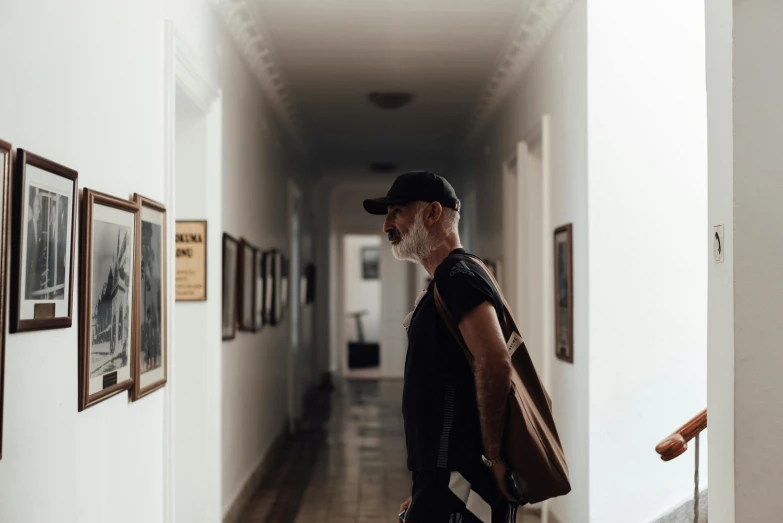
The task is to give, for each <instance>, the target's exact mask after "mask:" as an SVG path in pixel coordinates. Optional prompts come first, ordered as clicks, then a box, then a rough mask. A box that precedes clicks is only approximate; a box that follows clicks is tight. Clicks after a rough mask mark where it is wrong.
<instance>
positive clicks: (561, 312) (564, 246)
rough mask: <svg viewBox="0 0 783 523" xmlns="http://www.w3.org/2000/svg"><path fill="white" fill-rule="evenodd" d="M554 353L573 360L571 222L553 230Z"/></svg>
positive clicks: (569, 360) (563, 358)
mask: <svg viewBox="0 0 783 523" xmlns="http://www.w3.org/2000/svg"><path fill="white" fill-rule="evenodd" d="M554 247H555V252H554V259H555V267H554V269H555V355H556V356H557V357H558V358H559V359H561V360H563V361H567V362H569V363H573V362H574V299H573V286H574V282H573V259H572V255H573V247H572V226H571V224H568V225H565V226H563V227H560V228H558V229H557V230H556V231H555V245H554Z"/></svg>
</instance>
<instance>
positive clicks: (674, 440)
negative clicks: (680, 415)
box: [655, 409, 707, 461]
mask: <svg viewBox="0 0 783 523" xmlns="http://www.w3.org/2000/svg"><path fill="white" fill-rule="evenodd" d="M706 428H707V409H704V410H703V411H702V412H700V413H699V415H698V416H696V417H695V418H693V419H692V420H690V421H689V422H688V423H686V424H685V425H683V426H682V427H680V428H679V429H677V431H675V432H674V434H672V435H671V436H669V437H668V438H666V439H665V440H663V441H661V442H660V443H659V444H658V446H657V447H655V452H657V453H658V454H660V455H661V459H662V460H663V461H671V460H673V459H674V458H676V457H677V456H680V455H681V454H683V453H684V452H685V451H686V450H688V442H689V441H690V440H692V439H693V438H695V437H696V436H698V435H699V434H700V433H701V432H702V431H703V430H704V429H706Z"/></svg>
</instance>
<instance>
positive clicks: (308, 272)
mask: <svg viewBox="0 0 783 523" xmlns="http://www.w3.org/2000/svg"><path fill="white" fill-rule="evenodd" d="M305 276H306V278H307V291H306V292H305V296H306V298H305V303H307V304H308V305H310V304H311V303H313V302H315V264H313V263H308V264H307V266H306V267H305Z"/></svg>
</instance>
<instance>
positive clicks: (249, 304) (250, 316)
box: [237, 238, 258, 331]
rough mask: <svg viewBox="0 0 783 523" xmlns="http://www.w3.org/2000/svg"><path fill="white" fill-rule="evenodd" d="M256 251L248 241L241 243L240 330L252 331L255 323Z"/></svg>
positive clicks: (239, 283) (242, 240)
mask: <svg viewBox="0 0 783 523" xmlns="http://www.w3.org/2000/svg"><path fill="white" fill-rule="evenodd" d="M257 250H258V249H256V248H255V247H253V246H252V245H250V243H248V241H247V240H245V239H244V238H242V239H241V240H240V241H239V282H238V284H237V287H238V288H239V328H240V329H241V330H243V331H252V330H255V329H254V322H255V310H254V305H255V296H254V294H253V293H254V292H255V288H256V264H255V262H256V251H257Z"/></svg>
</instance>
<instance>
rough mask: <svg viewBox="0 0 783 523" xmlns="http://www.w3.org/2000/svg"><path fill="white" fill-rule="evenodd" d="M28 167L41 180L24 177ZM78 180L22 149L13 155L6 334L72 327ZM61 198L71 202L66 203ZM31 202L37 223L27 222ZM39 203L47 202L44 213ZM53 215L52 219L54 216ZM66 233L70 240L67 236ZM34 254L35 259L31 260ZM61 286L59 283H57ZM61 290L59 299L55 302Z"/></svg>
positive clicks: (68, 171) (28, 174)
mask: <svg viewBox="0 0 783 523" xmlns="http://www.w3.org/2000/svg"><path fill="white" fill-rule="evenodd" d="M28 166H29V167H33V168H35V169H37V170H39V171H40V172H41V173H44V174H40V173H38V172H35V171H33V172H28ZM78 177H79V174H78V173H77V172H76V171H75V170H73V169H70V168H68V167H65V166H64V165H60V164H58V163H56V162H53V161H51V160H47V159H46V158H43V157H41V156H38V155H36V154H33V153H31V152H29V151H26V150H24V149H18V150H17V152H16V172H15V173H14V182H13V198H12V199H13V202H12V209H11V212H12V216H13V220H11V221H12V223H13V228H12V232H11V243H12V254H11V278H12V279H11V281H12V282H14V283H13V284H12V285H11V310H10V313H11V321H10V324H9V330H10V332H12V333H16V332H24V331H35V330H44V329H61V328H68V327H71V326H72V325H73V283H74V278H73V275H74V263H73V262H74V254H75V252H76V227H77V222H76V217H77V205H78V201H79V193H78V190H79V184H78ZM64 198H70V202H67V201H66V200H64ZM31 199H33V210H32V212H33V213H35V204H36V203H37V204H38V215H37V217H36V216H33V215H30V216H28V214H29V213H30V208H29V205H25V201H27V202H28V203H29V201H30V200H31ZM42 199H45V208H44V207H43V205H44V204H42V202H41V200H42ZM44 211H45V214H44ZM52 212H54V213H55V216H52V214H51V213H52ZM63 213H65V216H63ZM47 221H48V223H47ZM30 223H33V224H34V230H35V232H34V233H33V234H35V236H37V239H31V237H30V232H29V231H28V230H27V228H28V226H29V224H30ZM42 224H43V226H44V227H45V228H46V232H45V233H44V232H43V230H40V231H39V230H38V229H42V228H43V227H41V225H42ZM63 228H64V229H65V232H63ZM68 228H70V234H68V232H67V231H68ZM52 236H54V239H52ZM23 246H24V252H23ZM61 250H65V251H68V252H66V254H65V256H63V257H62V258H61V257H60V256H59V252H60V251H61ZM52 252H54V254H53V255H52V254H51V253H52ZM32 253H35V254H34V255H33V256H30V255H31V254H32ZM28 256H30V259H29V260H28ZM23 257H24V258H25V259H24V262H23V260H22V258H23ZM60 262H62V263H60ZM50 278H54V280H53V281H52V280H51V279H50ZM36 280H37V281H36ZM60 280H62V283H58V282H59V281H60ZM66 282H67V285H68V289H67V292H66V291H65V285H66ZM42 285H43V286H44V287H43V288H42ZM61 287H62V290H63V296H62V298H57V297H56V296H57V295H58V293H59V289H60V288H61ZM35 294H38V296H36V297H35V298H29V297H28V296H33V295H35ZM58 306H59V307H58ZM58 308H59V309H60V311H59V312H58ZM66 311H67V312H66Z"/></svg>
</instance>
